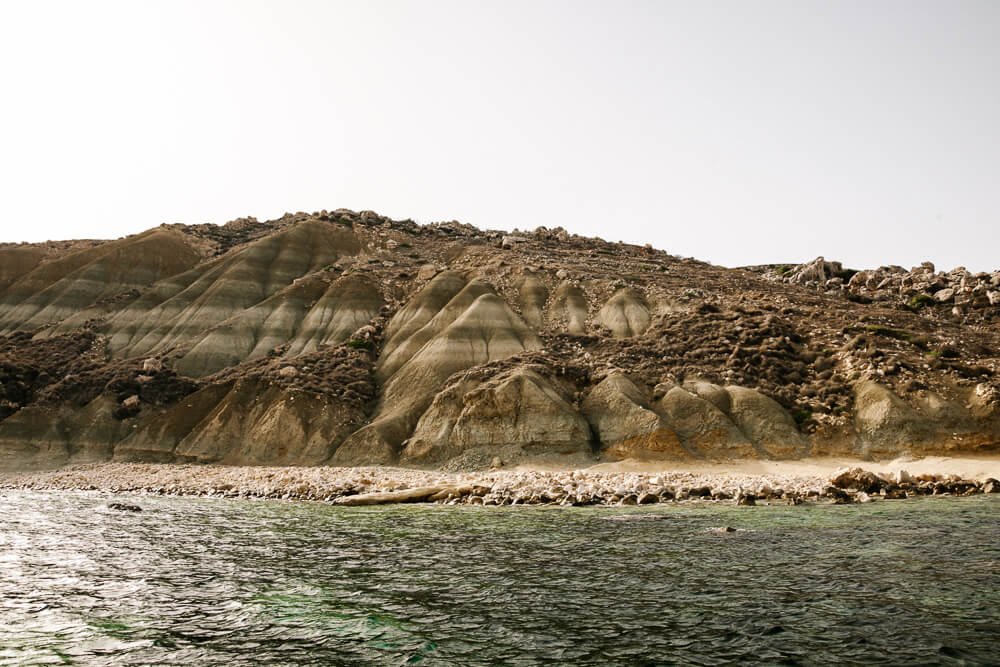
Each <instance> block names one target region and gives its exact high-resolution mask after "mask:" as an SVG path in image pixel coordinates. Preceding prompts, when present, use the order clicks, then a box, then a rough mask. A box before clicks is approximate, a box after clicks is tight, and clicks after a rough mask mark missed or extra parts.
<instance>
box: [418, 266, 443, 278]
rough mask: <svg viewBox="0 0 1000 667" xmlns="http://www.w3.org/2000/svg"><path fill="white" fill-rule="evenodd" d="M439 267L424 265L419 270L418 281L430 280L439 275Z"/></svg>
mask: <svg viewBox="0 0 1000 667" xmlns="http://www.w3.org/2000/svg"><path fill="white" fill-rule="evenodd" d="M437 272H438V271H437V267H436V266H434V265H433V264H424V265H423V266H421V267H420V268H419V269H417V280H430V279H431V278H433V277H434V276H436V275H437Z"/></svg>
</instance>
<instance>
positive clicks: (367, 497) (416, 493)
mask: <svg viewBox="0 0 1000 667" xmlns="http://www.w3.org/2000/svg"><path fill="white" fill-rule="evenodd" d="M451 489H452V487H447V486H422V487H418V488H416V489H404V490H402V491H385V492H381V493H362V494H359V495H356V496H343V497H341V498H338V499H336V500H335V501H333V502H334V503H335V504H337V505H346V506H348V507H359V506H363V505H386V504H390V503H413V502H419V501H422V500H427V499H429V498H430V497H431V496H434V495H435V494H439V493H441V492H442V491H445V490H451Z"/></svg>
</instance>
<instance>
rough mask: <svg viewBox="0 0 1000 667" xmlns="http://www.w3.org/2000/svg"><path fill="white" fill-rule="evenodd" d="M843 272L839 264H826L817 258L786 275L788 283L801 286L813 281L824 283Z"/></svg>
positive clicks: (820, 258)
mask: <svg viewBox="0 0 1000 667" xmlns="http://www.w3.org/2000/svg"><path fill="white" fill-rule="evenodd" d="M843 270H844V267H843V265H842V264H841V263H840V262H827V261H826V260H824V259H823V258H822V257H817V258H816V259H814V260H813V261H811V262H808V263H806V264H799V265H798V266H796V267H795V268H794V269H792V270H791V272H790V274H789V275H788V278H787V279H788V282H790V283H795V284H796V285H802V284H805V283H807V282H810V281H813V282H817V283H819V284H823V283H825V282H826V281H827V280H828V279H830V278H832V277H833V276H834V274H836V273H840V272H841V271H843Z"/></svg>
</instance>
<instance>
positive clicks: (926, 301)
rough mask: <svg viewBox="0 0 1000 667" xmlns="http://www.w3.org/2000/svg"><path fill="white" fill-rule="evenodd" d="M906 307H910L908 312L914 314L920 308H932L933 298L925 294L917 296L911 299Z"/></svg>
mask: <svg viewBox="0 0 1000 667" xmlns="http://www.w3.org/2000/svg"><path fill="white" fill-rule="evenodd" d="M906 305H908V306H909V307H910V310H913V311H914V312H916V311H918V310H920V309H921V308H926V307H927V306H933V305H934V297H932V296H930V295H927V294H917V295H916V296H914V297H913V298H912V299H910V302H909V303H908V304H906Z"/></svg>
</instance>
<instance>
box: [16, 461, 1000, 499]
mask: <svg viewBox="0 0 1000 667" xmlns="http://www.w3.org/2000/svg"><path fill="white" fill-rule="evenodd" d="M0 490H65V491H69V490H73V491H81V490H83V491H100V492H106V493H115V494H136V495H162V496H205V497H217V498H257V499H280V500H300V501H302V500H304V501H317V502H325V503H331V504H335V505H343V506H365V505H382V504H393V503H407V502H424V503H437V504H443V505H492V506H498V505H561V506H585V505H605V506H624V505H651V504H657V503H671V502H719V503H734V504H737V505H756V504H758V503H764V504H787V505H799V504H802V503H809V502H813V503H836V504H847V503H865V502H873V501H876V500H902V499H905V498H910V497H916V496H946V495H947V496H969V495H975V494H982V493H986V494H991V493H1000V481H998V480H996V479H994V478H986V479H981V480H976V479H963V478H961V477H959V476H957V475H941V474H921V475H910V474H909V473H907V472H906V471H905V470H902V469H899V470H896V471H893V472H892V473H875V472H871V471H868V470H865V469H863V468H858V467H854V468H843V469H841V470H838V471H836V472H835V473H834V474H833V475H832V476H830V477H829V478H824V477H822V476H807V475H806V476H804V475H760V474H746V473H733V474H718V473H715V474H702V473H693V472H660V473H654V472H648V473H647V472H605V471H592V470H587V469H581V470H571V471H539V470H533V471H491V472H470V473H447V472H438V471H422V470H412V469H406V468H391V467H383V466H369V467H294V468H290V467H247V466H206V465H194V464H192V465H177V464H131V463H100V464H90V465H82V466H74V467H70V468H61V469H58V470H49V471H36V472H20V473H0Z"/></svg>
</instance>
